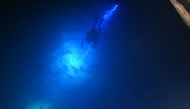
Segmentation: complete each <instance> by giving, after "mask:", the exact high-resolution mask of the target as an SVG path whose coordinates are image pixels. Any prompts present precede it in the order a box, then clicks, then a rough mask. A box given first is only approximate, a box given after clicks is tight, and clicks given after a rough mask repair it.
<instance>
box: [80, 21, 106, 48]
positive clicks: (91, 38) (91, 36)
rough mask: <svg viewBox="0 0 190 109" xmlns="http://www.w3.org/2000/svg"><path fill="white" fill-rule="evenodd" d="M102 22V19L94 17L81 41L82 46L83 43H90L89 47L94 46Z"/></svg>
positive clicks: (97, 39)
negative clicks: (90, 26) (94, 19)
mask: <svg viewBox="0 0 190 109" xmlns="http://www.w3.org/2000/svg"><path fill="white" fill-rule="evenodd" d="M103 22H104V19H102V18H101V19H98V18H97V19H96V21H95V22H94V24H93V25H92V28H91V29H90V31H89V32H88V33H87V35H86V37H85V39H84V40H83V41H82V48H83V47H84V45H85V44H90V45H91V47H95V46H96V45H97V43H98V41H99V38H100V34H101V25H102V23H103Z"/></svg>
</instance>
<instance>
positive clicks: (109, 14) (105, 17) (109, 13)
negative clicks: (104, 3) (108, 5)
mask: <svg viewBox="0 0 190 109" xmlns="http://www.w3.org/2000/svg"><path fill="white" fill-rule="evenodd" d="M117 8H118V5H114V7H113V8H112V9H110V10H109V11H107V12H106V14H105V15H104V16H103V19H105V20H107V19H109V18H110V17H111V16H112V14H113V12H114V11H116V10H117Z"/></svg>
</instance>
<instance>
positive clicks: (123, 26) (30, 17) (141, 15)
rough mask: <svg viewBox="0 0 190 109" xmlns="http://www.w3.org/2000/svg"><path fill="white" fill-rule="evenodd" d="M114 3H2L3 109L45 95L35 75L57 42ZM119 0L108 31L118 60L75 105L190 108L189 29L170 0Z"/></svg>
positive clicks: (112, 58)
mask: <svg viewBox="0 0 190 109" xmlns="http://www.w3.org/2000/svg"><path fill="white" fill-rule="evenodd" d="M115 2H116V1H108V0H104V1H102V0H87V1H84V0H83V1H82V0H79V1H77V2H76V1H74V0H73V1H72V0H70V1H69V2H68V1H64V0H62V1H47V0H41V1H7V2H5V3H3V2H2V3H1V18H0V19H1V37H0V49H1V52H0V53H1V58H0V59H1V60H0V62H1V63H2V64H1V67H0V109H22V108H23V109H25V108H24V106H23V105H24V104H22V102H23V101H26V99H24V98H25V97H24V96H28V95H30V94H32V96H33V98H31V99H34V98H35V97H38V96H40V94H41V92H40V91H41V90H40V88H39V87H40V86H37V85H34V86H33V85H31V84H32V83H31V81H33V77H34V76H36V75H38V74H39V72H42V71H43V70H44V69H45V66H44V61H43V59H44V56H45V55H46V54H47V53H48V52H47V51H48V49H53V47H52V46H51V44H50V43H52V42H54V41H56V40H58V38H56V36H58V35H59V34H61V33H62V31H67V29H68V30H72V31H75V30H79V29H81V28H87V27H88V26H84V25H89V24H90V25H91V23H90V22H91V21H93V16H94V15H95V14H98V13H99V12H102V11H104V9H106V7H107V6H109V5H110V4H113V3H115ZM118 2H119V3H120V8H119V11H118V12H117V14H116V15H115V16H114V18H113V20H112V24H109V25H110V26H109V27H108V28H107V29H106V30H105V31H106V33H107V34H110V35H109V37H106V38H107V39H106V41H105V42H106V44H105V46H106V47H107V48H108V49H106V50H107V51H106V53H107V54H106V56H107V59H108V60H109V62H111V63H110V64H109V65H108V66H109V69H107V70H106V71H107V72H105V74H106V75H107V77H106V79H105V81H104V82H103V84H104V85H103V88H102V89H101V90H100V92H99V93H96V96H95V97H94V96H93V97H91V98H88V100H86V101H85V100H84V101H83V102H79V103H75V102H76V101H75V102H73V103H71V104H73V105H75V104H76V107H77V108H78V109H189V108H190V93H189V92H190V79H189V78H190V74H189V73H190V51H189V50H190V43H189V42H190V31H189V28H188V27H187V26H186V25H185V24H184V23H183V21H182V19H181V18H180V16H179V15H178V14H177V13H176V11H175V9H174V7H173V6H172V5H171V3H170V1H169V0H126V1H118ZM93 12H94V13H93ZM72 16H74V17H72ZM88 18H92V19H91V20H88ZM85 21H87V22H85ZM68 22H72V24H69V23H68ZM79 22H83V24H80V23H79ZM65 24H66V25H69V26H63V25H65ZM77 25H80V26H77ZM102 42H103V41H102ZM103 43H104V42H103ZM100 45H101V44H100ZM36 81H39V80H36ZM86 90H88V88H87V89H86ZM84 98H85V97H84ZM27 99H30V98H27ZM55 101H56V100H55ZM57 103H58V105H59V107H58V109H63V108H65V107H64V105H62V103H63V102H62V100H61V99H59V101H57ZM59 103H60V104H59ZM22 106H23V107H22ZM76 107H72V106H71V107H70V108H71V109H74V108H75V109H76Z"/></svg>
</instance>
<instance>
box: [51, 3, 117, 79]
mask: <svg viewBox="0 0 190 109" xmlns="http://www.w3.org/2000/svg"><path fill="white" fill-rule="evenodd" d="M117 7H118V5H114V6H113V7H112V8H111V9H110V10H108V11H107V12H106V13H105V15H103V16H102V18H100V20H101V19H103V20H104V21H107V20H108V19H109V18H110V17H111V16H112V14H113V12H114V11H116V9H117ZM101 25H103V23H101ZM84 36H86V34H82V36H80V35H79V34H78V33H76V32H71V33H70V34H68V35H67V36H64V37H65V39H64V41H63V42H62V43H63V46H61V47H60V49H59V50H57V51H56V52H55V54H56V55H55V58H56V59H55V60H56V61H55V65H54V72H56V74H58V75H61V77H63V78H72V79H73V78H75V79H76V78H77V79H82V78H83V79H84V77H86V76H87V75H88V74H89V71H90V69H91V67H90V66H91V65H93V64H94V63H95V57H97V56H96V55H97V54H96V51H97V50H96V49H93V48H91V45H90V44H86V45H85V47H84V48H81V41H82V40H83V39H84ZM64 82H65V80H64Z"/></svg>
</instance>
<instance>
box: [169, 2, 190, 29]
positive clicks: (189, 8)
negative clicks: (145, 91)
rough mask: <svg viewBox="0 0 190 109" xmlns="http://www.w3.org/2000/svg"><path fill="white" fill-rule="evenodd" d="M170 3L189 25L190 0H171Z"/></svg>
mask: <svg viewBox="0 0 190 109" xmlns="http://www.w3.org/2000/svg"><path fill="white" fill-rule="evenodd" d="M171 3H172V4H173V6H174V7H175V9H176V10H177V12H178V13H179V15H180V16H181V17H182V19H183V21H184V22H185V23H186V24H187V25H188V26H189V27H190V0H171Z"/></svg>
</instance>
